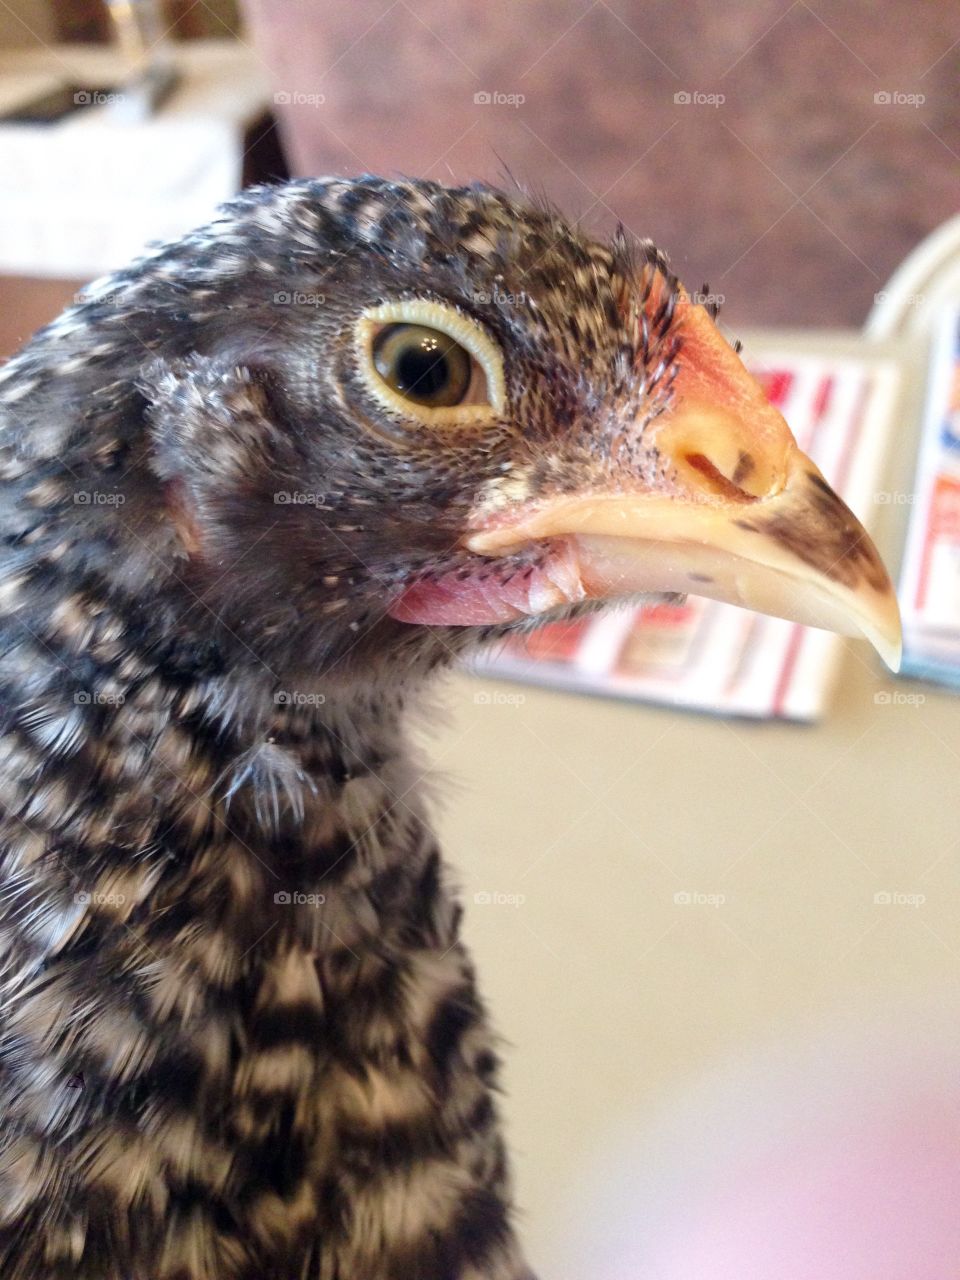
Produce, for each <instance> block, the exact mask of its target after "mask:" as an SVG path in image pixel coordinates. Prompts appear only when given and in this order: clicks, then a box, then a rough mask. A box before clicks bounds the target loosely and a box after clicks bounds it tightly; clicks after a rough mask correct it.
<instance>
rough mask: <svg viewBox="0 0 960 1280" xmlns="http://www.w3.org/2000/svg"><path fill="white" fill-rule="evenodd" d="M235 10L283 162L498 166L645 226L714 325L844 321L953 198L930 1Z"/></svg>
mask: <svg viewBox="0 0 960 1280" xmlns="http://www.w3.org/2000/svg"><path fill="white" fill-rule="evenodd" d="M245 10H246V13H247V15H248V18H249V23H250V28H251V34H252V35H253V37H254V43H255V45H256V47H257V49H258V52H259V53H260V54H261V55H262V56H263V58H264V59H265V61H266V63H267V65H268V68H269V72H270V76H271V79H272V82H273V84H274V87H275V89H276V90H278V91H280V93H281V94H282V95H283V96H284V97H285V99H286V101H282V102H281V103H280V105H279V106H278V110H279V112H280V114H281V116H282V118H283V121H284V124H285V126H286V137H287V141H288V149H289V153H290V159H291V163H292V166H293V169H294V170H295V172H297V173H299V174H308V173H322V172H328V171H337V172H356V171H357V170H372V171H375V172H386V173H397V172H401V173H406V174H417V175H424V174H426V175H428V176H431V177H434V178H438V179H450V178H456V179H461V180H466V179H471V178H478V177H479V178H486V179H490V180H498V179H502V178H503V176H504V173H505V171H507V170H509V171H510V172H512V173H513V174H514V175H515V176H516V178H517V180H518V181H520V182H522V183H529V184H530V185H531V186H533V187H534V188H535V189H541V188H542V189H543V190H544V191H546V192H547V193H548V194H549V196H550V197H551V198H552V199H554V200H555V201H556V202H557V203H559V204H560V205H561V206H562V207H563V208H564V209H565V210H566V211H567V212H570V213H579V214H582V215H583V216H584V217H585V218H586V219H587V220H588V221H589V223H590V224H591V225H594V226H598V227H603V226H605V225H607V226H609V225H612V224H613V223H614V222H615V220H616V218H617V217H619V218H622V219H623V220H624V222H626V224H627V225H628V226H629V227H630V228H631V229H632V230H634V231H636V232H637V233H639V234H642V235H649V236H652V237H653V238H654V239H655V240H656V241H657V242H658V243H659V244H660V245H662V246H663V247H664V248H666V249H667V250H668V252H669V253H670V254H671V256H672V258H673V262H674V266H675V268H676V269H677V270H678V271H679V273H680V275H681V277H682V278H683V279H684V280H685V282H686V283H687V285H688V286H689V287H690V288H697V287H698V286H700V285H701V284H702V283H703V282H704V281H708V282H709V284H710V286H711V288H712V289H713V291H714V292H716V293H721V294H723V295H724V296H725V297H726V299H727V304H726V307H727V310H726V318H727V320H728V321H734V322H740V323H743V322H745V321H747V320H749V321H750V322H751V323H771V324H783V325H797V324H802V325H829V324H850V325H859V324H860V323H862V321H863V319H864V317H865V316H866V314H867V311H868V310H869V308H870V306H871V305H872V304H873V298H874V294H875V293H876V292H877V290H879V289H881V288H882V286H883V282H884V281H885V280H886V278H887V277H888V275H889V274H890V272H891V271H892V270H893V269H894V267H895V266H896V265H897V264H898V263H899V262H900V260H901V259H902V258H903V256H904V255H905V254H906V252H907V251H908V250H909V249H910V248H911V247H912V246H913V245H914V244H916V243H917V241H918V240H920V239H921V238H922V237H923V236H924V235H925V234H926V233H927V232H928V231H930V230H931V229H932V228H934V227H935V226H937V225H938V224H939V223H941V222H942V221H943V220H944V219H945V218H947V217H948V216H949V215H950V214H952V213H954V212H955V211H956V208H957V196H958V183H957V176H958V168H957V165H958V160H960V116H958V100H957V94H956V92H955V87H956V84H957V64H958V56H957V55H958V50H957V45H956V43H955V42H956V37H957V32H956V15H955V12H953V11H952V6H949V5H943V4H939V3H936V2H934V0H927V2H926V3H920V4H917V3H915V0H914V2H912V0H888V2H887V3H884V4H883V5H880V6H878V5H876V4H875V3H872V2H871V0H839V2H838V0H830V2H829V3H824V2H823V0H817V2H816V3H811V4H808V3H806V0H794V2H793V3H789V0H740V2H739V3H737V4H715V3H711V2H710V0H690V2H689V3H685V4H683V5H676V4H671V3H669V0H646V2H644V3H638V2H637V0H609V2H608V0H579V3H574V4H571V3H563V2H561V0H527V2H525V3H523V4H491V5H487V4H477V3H473V4H471V3H467V2H465V0H453V2H451V0H409V2H408V0H354V2H352V3H351V4H349V5H334V4H319V5H318V4H315V3H308V2H307V0H246V2H245ZM477 94H489V95H491V96H492V95H496V94H500V95H503V96H504V100H501V101H500V102H499V103H498V102H496V101H492V102H487V103H483V102H477V101H476V100H475V99H476V95H477ZM678 95H681V99H682V95H686V96H687V97H688V98H689V99H690V100H689V101H682V100H678ZM698 95H699V100H698ZM878 95H880V99H879V100H878ZM883 95H887V96H888V97H889V98H890V101H884V100H883ZM898 95H900V96H901V99H902V100H898ZM318 96H319V97H321V98H322V101H318ZM918 96H922V98H923V99H924V101H923V102H921V103H919V105H914V101H913V99H916V97H918ZM518 98H522V101H521V102H519V103H518V102H517V100H518ZM718 98H722V101H719V102H718Z"/></svg>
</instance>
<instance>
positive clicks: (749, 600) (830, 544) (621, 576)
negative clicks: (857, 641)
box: [466, 449, 901, 671]
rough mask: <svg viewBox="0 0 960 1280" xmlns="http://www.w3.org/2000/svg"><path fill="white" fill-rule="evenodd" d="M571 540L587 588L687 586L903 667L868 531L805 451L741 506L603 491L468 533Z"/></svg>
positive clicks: (592, 594)
mask: <svg viewBox="0 0 960 1280" xmlns="http://www.w3.org/2000/svg"><path fill="white" fill-rule="evenodd" d="M558 537H566V538H570V539H572V541H573V543H574V547H575V550H576V559H577V563H578V566H579V574H580V582H581V585H582V586H583V589H584V592H585V595H586V596H587V597H589V598H610V599H615V598H616V597H618V596H629V595H634V594H637V593H656V594H660V593H664V592H682V593H684V594H686V593H690V594H693V595H700V596H708V597H710V598H711V599H713V600H722V601H725V602H726V603H728V604H735V605H741V606H742V607H744V608H746V609H752V610H754V611H756V612H757V613H768V614H772V615H773V616H774V617H778V618H788V619H790V620H791V621H793V622H802V623H805V624H806V625H808V626H812V627H823V628H824V629H826V630H828V631H836V632H839V633H840V634H842V635H862V636H864V637H865V638H866V639H867V640H869V641H870V642H871V643H872V644H873V646H874V647H875V648H876V650H877V652H878V653H879V654H880V656H881V657H882V658H883V660H884V662H886V664H887V665H888V666H889V667H890V668H891V670H894V671H896V670H897V669H898V667H899V665H900V652H901V634H900V612H899V609H898V607H897V599H896V595H895V594H894V590H893V586H892V584H891V582H890V578H889V576H888V574H887V571H886V569H885V568H884V566H883V562H882V561H881V559H880V556H879V554H878V552H877V549H876V547H875V546H874V544H873V542H872V541H871V539H870V536H869V534H868V533H867V532H866V530H865V529H864V528H863V526H862V525H861V524H860V522H859V520H857V518H856V516H855V515H854V514H853V512H852V511H851V510H850V509H849V507H847V506H846V505H845V504H844V503H843V502H842V501H841V499H840V498H838V497H837V495H836V494H835V493H834V492H833V490H832V489H831V488H830V486H829V485H828V484H827V483H826V481H825V480H824V479H823V477H822V475H821V474H820V472H819V471H818V470H817V468H816V467H815V466H814V464H813V463H812V462H811V461H810V459H809V458H807V457H805V456H804V454H802V453H801V452H800V450H799V449H795V450H794V453H793V456H792V458H791V459H790V460H789V464H788V471H787V476H786V483H785V484H784V486H783V488H782V489H781V490H780V491H779V492H778V493H777V494H775V495H774V496H772V497H768V498H764V499H758V500H756V501H755V502H745V503H738V504H736V505H733V504H730V503H726V502H723V501H719V500H718V501H715V502H710V501H709V500H708V499H706V498H702V499H701V500H699V501H693V502H691V501H684V500H683V499H680V498H673V497H670V498H668V497H660V498H657V497H653V496H648V495H642V496H636V497H630V496H627V495H624V494H606V493H598V494H592V495H573V496H567V497H560V498H556V499H554V500H553V501H551V502H549V503H546V504H544V505H543V506H541V507H539V508H537V509H535V510H529V511H528V512H527V513H526V515H525V518H524V519H522V520H520V521H518V522H513V523H511V524H504V525H499V526H497V527H492V528H487V529H486V530H484V531H481V532H477V533H474V534H473V535H471V536H470V537H469V538H468V539H467V540H466V545H467V547H468V548H469V549H470V550H471V551H474V552H479V553H481V554H483V555H503V554H504V553H506V552H509V551H511V550H517V549H519V548H520V547H521V546H523V545H525V544H528V543H530V542H537V541H541V540H544V539H550V538H558Z"/></svg>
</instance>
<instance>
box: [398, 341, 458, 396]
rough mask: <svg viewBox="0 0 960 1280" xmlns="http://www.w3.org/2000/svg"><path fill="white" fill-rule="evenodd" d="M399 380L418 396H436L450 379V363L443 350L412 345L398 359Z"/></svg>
mask: <svg viewBox="0 0 960 1280" xmlns="http://www.w3.org/2000/svg"><path fill="white" fill-rule="evenodd" d="M396 369H397V380H398V381H399V382H400V383H401V384H402V385H403V387H404V389H405V390H407V391H412V392H413V393H414V395H417V396H425V397H426V396H434V395H436V394H437V393H438V392H440V391H442V390H443V388H444V387H445V386H446V385H447V383H448V382H449V381H450V365H449V362H448V361H447V358H446V355H445V353H443V352H437V351H431V350H428V349H427V348H426V347H411V348H408V349H407V350H406V351H403V352H401V354H400V356H399V358H398V360H397V365H396Z"/></svg>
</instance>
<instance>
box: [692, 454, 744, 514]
mask: <svg viewBox="0 0 960 1280" xmlns="http://www.w3.org/2000/svg"><path fill="white" fill-rule="evenodd" d="M684 460H685V461H686V462H687V464H688V465H689V466H691V467H692V468H693V469H694V471H696V472H698V473H699V474H700V475H702V476H703V477H704V478H705V479H706V480H707V481H708V482H709V484H710V487H711V488H712V489H713V491H714V493H716V494H717V495H718V497H721V498H729V499H732V500H733V501H735V502H756V501H757V499H758V496H759V495H757V494H755V493H749V492H748V491H747V490H746V489H743V488H741V482H742V481H744V480H746V479H747V477H748V476H749V475H750V473H751V472H752V471H753V469H754V462H753V459H752V458H751V457H750V455H749V453H745V452H743V451H741V453H740V456H739V458H738V459H737V465H736V467H735V468H734V470H733V475H732V476H725V475H724V474H723V472H722V471H721V470H720V468H719V467H718V466H717V465H716V463H714V462H712V461H711V460H710V459H709V458H708V457H707V455H706V454H705V453H686V454H684Z"/></svg>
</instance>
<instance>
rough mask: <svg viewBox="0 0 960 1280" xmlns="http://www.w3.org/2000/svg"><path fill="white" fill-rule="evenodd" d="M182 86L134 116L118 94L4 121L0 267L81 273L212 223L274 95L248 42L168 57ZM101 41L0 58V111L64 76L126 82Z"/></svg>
mask: <svg viewBox="0 0 960 1280" xmlns="http://www.w3.org/2000/svg"><path fill="white" fill-rule="evenodd" d="M172 56H173V59H174V64H175V67H176V70H177V72H178V73H179V75H180V83H179V85H178V87H177V89H176V91H175V92H174V94H173V95H172V96H171V97H170V98H169V99H168V100H167V102H166V103H165V104H164V106H163V108H162V110H161V111H159V112H158V113H157V114H155V115H152V116H150V117H149V118H147V119H144V120H139V121H135V122H130V121H127V120H124V119H122V118H117V116H116V115H115V114H114V113H113V111H112V110H111V107H112V106H114V105H115V103H114V102H112V101H111V99H115V98H116V97H117V94H116V93H115V92H114V93H110V92H103V94H102V97H103V99H104V100H103V102H100V101H99V100H97V101H95V102H94V104H93V105H91V106H87V107H85V108H84V109H83V110H82V111H77V112H75V113H74V114H72V115H69V116H66V117H64V119H62V120H61V121H59V122H58V123H56V124H50V125H25V124H9V123H7V124H4V123H0V271H2V272H7V273H10V274H20V275H38V276H55V277H61V278H63V277H65V278H67V279H70V278H75V279H86V278H88V277H91V276H97V275H101V274H104V273H105V272H108V271H112V270H115V269H116V268H118V267H121V266H123V265H124V264H125V263H127V262H129V261H130V259H131V258H133V257H134V256H136V255H137V254H138V253H140V252H141V251H142V250H143V249H144V248H145V247H146V245H148V244H149V243H151V242H155V241H162V240H169V239H174V238H176V237H178V236H180V235H183V234H184V232H186V231H189V230H190V229H191V228H192V227H195V226H197V225H198V224H199V223H201V222H204V221H205V220H206V219H208V218H209V217H210V216H211V215H212V214H213V212H214V210H215V209H216V207H217V205H218V204H220V203H221V202H222V201H223V200H226V199H228V198H229V197H230V196H231V195H233V194H234V193H235V192H236V191H238V190H239V188H240V183H241V176H242V165H243V148H244V137H245V135H246V131H247V129H248V128H249V126H250V125H251V124H252V123H253V122H254V121H255V120H256V119H257V118H258V117H259V116H260V115H262V114H263V112H264V111H265V110H266V108H267V106H268V104H269V102H270V95H269V91H268V88H267V84H266V79H265V76H264V73H263V70H262V68H261V66H260V64H259V63H258V62H257V60H256V58H255V57H254V55H253V54H252V53H251V52H250V51H249V50H248V49H246V48H245V47H244V46H243V45H241V44H239V43H237V42H236V41H229V40H198V41H191V42H189V43H186V44H183V45H178V46H176V48H175V51H174V52H173V55H172ZM126 72H127V67H126V64H125V61H124V59H123V57H122V56H121V55H120V54H118V53H117V52H116V51H115V50H110V49H108V48H97V47H90V48H86V47H84V48H79V47H77V46H72V47H68V46H60V47H58V48H56V49H42V50H30V51H23V50H21V51H15V52H11V53H3V54H0V110H10V109H13V108H15V107H17V106H20V105H21V104H23V103H26V102H28V101H29V100H30V99H32V98H35V97H37V96H39V95H40V94H42V93H44V92H46V91H49V90H51V89H54V88H56V86H57V85H61V84H63V83H64V81H65V80H66V81H73V82H75V83H76V84H78V85H83V84H90V85H102V86H112V85H119V84H122V82H123V79H124V75H125V74H126Z"/></svg>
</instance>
